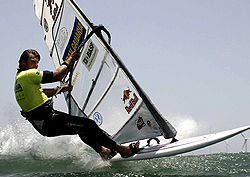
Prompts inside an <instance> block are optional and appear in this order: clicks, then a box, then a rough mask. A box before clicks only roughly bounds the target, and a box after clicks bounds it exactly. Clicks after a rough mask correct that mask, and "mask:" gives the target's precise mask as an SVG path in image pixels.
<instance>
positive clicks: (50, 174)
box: [0, 123, 250, 177]
mask: <svg viewBox="0 0 250 177" xmlns="http://www.w3.org/2000/svg"><path fill="white" fill-rule="evenodd" d="M0 176H5V177H12V176H25V177H30V176H36V177H54V176H55V177H81V176H83V177H85V176H90V177H92V176H93V177H111V176H112V177H129V176H133V177H147V176H149V177H151V176H153V177H160V176H244V177H245V176H249V177H250V153H219V154H211V155H183V156H173V157H165V158H159V159H149V160H141V161H131V162H113V163H110V162H107V161H106V162H104V161H102V160H101V159H100V157H99V155H97V154H96V153H95V152H94V151H93V150H92V149H90V148H89V147H87V146H86V145H84V144H83V143H82V142H81V141H80V139H79V138H78V137H77V136H62V137H56V138H45V137H42V136H41V135H39V134H38V133H37V132H36V131H34V130H33V128H32V127H31V126H30V125H29V124H28V123H22V124H16V125H11V126H8V127H6V128H4V129H0Z"/></svg>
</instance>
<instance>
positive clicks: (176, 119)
mask: <svg viewBox="0 0 250 177" xmlns="http://www.w3.org/2000/svg"><path fill="white" fill-rule="evenodd" d="M167 119H168V120H169V121H170V122H171V124H172V125H173V126H174V127H175V128H176V130H177V139H178V138H179V139H184V138H190V137H192V136H194V135H196V133H197V132H198V131H199V129H200V128H201V124H200V123H198V122H197V121H195V119H194V118H193V117H192V116H188V115H180V114H175V115H170V116H168V117H167Z"/></svg>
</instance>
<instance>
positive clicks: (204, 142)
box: [111, 126, 250, 162]
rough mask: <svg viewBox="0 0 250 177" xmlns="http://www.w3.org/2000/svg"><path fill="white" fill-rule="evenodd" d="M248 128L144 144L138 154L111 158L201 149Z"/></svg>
mask: <svg viewBox="0 0 250 177" xmlns="http://www.w3.org/2000/svg"><path fill="white" fill-rule="evenodd" d="M248 129H250V126H245V127H241V128H237V129H232V130H228V131H223V132H219V133H214V134H208V135H204V136H198V137H193V138H187V139H183V140H179V141H177V142H174V143H170V142H168V143H163V144H157V145H152V146H145V147H144V149H143V150H141V151H140V152H139V153H138V154H135V155H134V156H131V157H129V158H122V157H121V156H120V155H119V154H118V155H116V156H115V157H114V158H112V159H111V162H114V161H132V160H143V159H151V158H159V157H167V156H173V155H177V154H182V153H185V152H189V151H193V150H196V149H201V148H204V147H206V146H209V145H212V144H215V143H218V142H221V141H224V140H226V139H228V138H231V137H233V136H235V135H237V134H240V133H242V132H244V131H246V130H248Z"/></svg>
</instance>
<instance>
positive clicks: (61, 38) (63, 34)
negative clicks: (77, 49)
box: [56, 27, 68, 53]
mask: <svg viewBox="0 0 250 177" xmlns="http://www.w3.org/2000/svg"><path fill="white" fill-rule="evenodd" d="M67 38H68V31H67V29H66V28H65V27H63V28H61V29H60V31H59V34H58V39H57V41H56V45H57V47H58V49H59V51H60V52H61V53H62V51H63V47H64V45H65V43H66V40H67Z"/></svg>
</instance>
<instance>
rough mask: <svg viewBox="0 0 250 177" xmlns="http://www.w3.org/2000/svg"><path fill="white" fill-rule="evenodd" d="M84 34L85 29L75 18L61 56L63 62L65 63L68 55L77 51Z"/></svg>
mask: <svg viewBox="0 0 250 177" xmlns="http://www.w3.org/2000/svg"><path fill="white" fill-rule="evenodd" d="M85 33H86V29H85V28H84V26H83V25H82V24H81V22H80V21H79V20H78V19H77V18H75V23H74V27H73V30H72V33H71V36H70V39H69V42H68V45H67V47H66V49H65V52H64V55H63V61H66V60H67V59H68V58H69V57H70V55H71V54H72V53H73V52H74V51H75V50H76V49H77V47H78V46H79V44H80V43H81V42H82V41H83V39H84V36H85Z"/></svg>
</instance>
